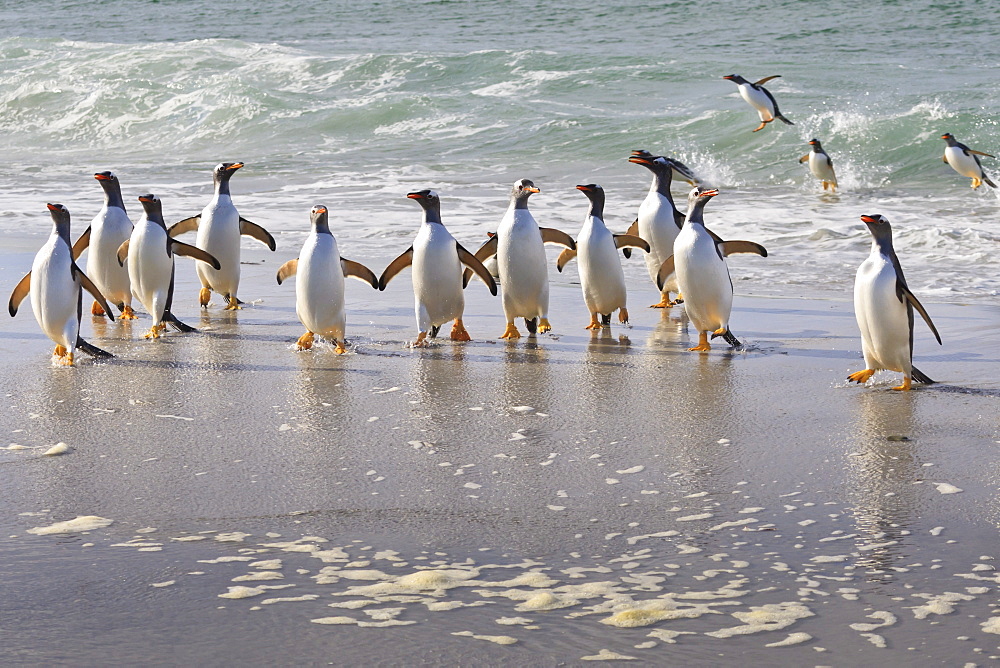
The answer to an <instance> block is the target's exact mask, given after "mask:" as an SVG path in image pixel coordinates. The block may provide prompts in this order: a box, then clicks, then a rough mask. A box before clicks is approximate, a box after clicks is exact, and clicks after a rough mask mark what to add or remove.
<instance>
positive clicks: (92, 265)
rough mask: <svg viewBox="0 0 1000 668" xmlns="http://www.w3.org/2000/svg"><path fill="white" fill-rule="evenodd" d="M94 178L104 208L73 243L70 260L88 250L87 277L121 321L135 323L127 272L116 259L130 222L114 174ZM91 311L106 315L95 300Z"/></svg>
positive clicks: (129, 229)
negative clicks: (101, 196) (115, 311)
mask: <svg viewBox="0 0 1000 668" xmlns="http://www.w3.org/2000/svg"><path fill="white" fill-rule="evenodd" d="M94 178H95V179H97V182H98V183H100V184H101V188H102V189H103V190H104V206H103V207H102V208H101V210H100V211H99V212H98V213H97V215H96V216H94V219H93V220H92V221H90V227H88V228H87V229H86V230H85V231H84V233H83V234H81V235H80V238H79V239H77V240H76V243H75V244H73V259H77V258H79V257H80V254H81V253H83V251H84V250H85V249H86V248H88V247H89V248H90V253H89V254H88V255H87V275H89V276H90V277H91V280H93V281H94V285H96V286H97V288H98V289H99V290H100V291H101V294H103V295H104V297H105V298H106V299H107V300H108V301H110V302H111V303H112V304H114V305H115V306H117V307H118V310H120V311H121V315H120V316H119V318H120V319H121V320H135V318H136V315H135V311H133V310H132V290H131V288H130V287H129V280H128V269H126V268H125V267H122V266H121V265H119V264H118V259H117V257H116V254H117V252H118V247H119V246H121V245H122V243H124V242H125V241H126V240H127V239H128V238H129V237H130V236H131V235H132V220H131V219H130V218H129V217H128V213H126V211H125V202H124V201H123V200H122V189H121V185H120V184H119V183H118V177H117V176H115V174H114V172H98V173H97V174H94ZM90 312H91V314H93V315H96V316H103V315H105V313H104V308H103V307H102V306H101V304H100V302H97V301H94V305H93V306H92V307H91V309H90Z"/></svg>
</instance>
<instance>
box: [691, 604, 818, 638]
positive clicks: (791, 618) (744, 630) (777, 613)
mask: <svg viewBox="0 0 1000 668" xmlns="http://www.w3.org/2000/svg"><path fill="white" fill-rule="evenodd" d="M815 614H816V613H814V612H813V611H812V610H810V609H809V608H807V607H806V606H804V605H802V604H801V603H799V602H798V601H786V602H784V603H770V604H767V605H761V606H751V607H750V611H749V612H734V613H732V615H733V617H735V618H736V619H738V620H740V621H741V622H743V625H742V626H732V627H729V628H725V629H719V630H718V631H709V632H708V633H706V634H705V635H708V636H712V637H713V638H731V637H733V636H737V635H747V634H750V633H760V632H761V631H778V630H780V629H783V628H786V627H789V626H791V625H792V624H794V623H795V622H797V621H798V620H800V619H805V618H806V617H812V616H813V615H815Z"/></svg>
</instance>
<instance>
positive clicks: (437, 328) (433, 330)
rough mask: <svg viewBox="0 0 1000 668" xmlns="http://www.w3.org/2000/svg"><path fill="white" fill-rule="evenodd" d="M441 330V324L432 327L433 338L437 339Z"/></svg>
mask: <svg viewBox="0 0 1000 668" xmlns="http://www.w3.org/2000/svg"><path fill="white" fill-rule="evenodd" d="M440 331H441V325H434V326H433V327H431V338H432V339H436V338H437V335H438V332H440Z"/></svg>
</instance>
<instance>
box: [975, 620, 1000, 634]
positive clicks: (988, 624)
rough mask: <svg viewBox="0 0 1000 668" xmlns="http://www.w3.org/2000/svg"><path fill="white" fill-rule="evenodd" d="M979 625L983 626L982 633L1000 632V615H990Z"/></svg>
mask: <svg viewBox="0 0 1000 668" xmlns="http://www.w3.org/2000/svg"><path fill="white" fill-rule="evenodd" d="M980 626H981V627H983V633H997V634H1000V617H990V618H989V619H987V620H986V621H985V622H983V623H982V624H980Z"/></svg>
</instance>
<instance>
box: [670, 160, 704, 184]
mask: <svg viewBox="0 0 1000 668" xmlns="http://www.w3.org/2000/svg"><path fill="white" fill-rule="evenodd" d="M667 161H668V162H669V163H670V166H671V167H673V169H674V171H675V172H677V173H678V174H680V175H681V176H682V177H683V178H684V180H685V181H687V182H688V183H689V184H690V185H691V186H692V187H694V186H697V185H698V183H700V181H701V179H699V178H698V176H697V175H696V174H695V173H694V171H693V170H692V169H691V168H690V167H688V166H687V165H685V164H684V163H683V162H681V161H680V160H677V159H675V158H667Z"/></svg>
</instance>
